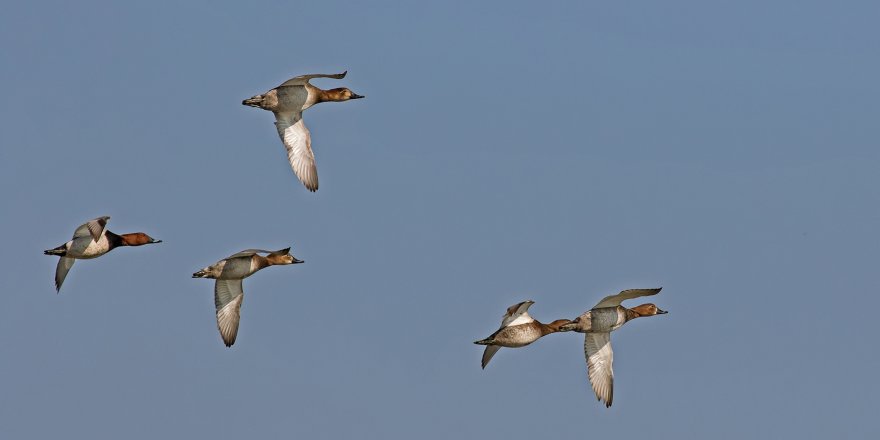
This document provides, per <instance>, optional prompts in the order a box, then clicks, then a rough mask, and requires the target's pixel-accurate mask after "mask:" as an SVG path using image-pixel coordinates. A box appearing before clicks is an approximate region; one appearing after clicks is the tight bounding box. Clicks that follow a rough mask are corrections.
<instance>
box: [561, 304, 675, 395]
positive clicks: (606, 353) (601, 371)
mask: <svg viewBox="0 0 880 440" xmlns="http://www.w3.org/2000/svg"><path fill="white" fill-rule="evenodd" d="M661 289H662V288H656V289H629V290H623V291H621V292H620V293H618V294H616V295H609V296H606V297H605V298H602V300H601V301H599V303H598V304H596V305H595V306H593V308H592V309H590V310H587V311H586V312H584V313H583V314H582V315H580V316H578V317H577V318H575V319H573V320H571V322H569V323H568V324H564V325H562V326H560V328H559V331H560V332H568V331H575V332H578V333H584V356H585V357H586V359H587V373H588V376H589V377H590V383H591V384H592V386H593V392H595V393H596V399H597V400H599V401H604V402H605V407H606V408H610V407H611V404H612V402H613V401H614V370H613V369H612V365H611V364H612V362H613V361H614V352H613V351H612V350H611V332H613V331H614V330H617V329H619V328H620V327H621V326H623V325H624V324H626V323H627V322H629V321H631V320H633V319H636V318H641V317H646V316H655V315H663V314H666V313H668V312H667V311H666V310H661V309H660V308H659V307H657V306H656V305H654V304H652V303H647V304H642V305H638V306H635V307H633V308H631V309H628V308H626V307H623V306H621V305H620V303H622V302H623V301H626V300H628V299H633V298H639V297H643V296H652V295H656V294H658V293H660V290H661Z"/></svg>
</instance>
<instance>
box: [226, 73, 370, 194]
mask: <svg viewBox="0 0 880 440" xmlns="http://www.w3.org/2000/svg"><path fill="white" fill-rule="evenodd" d="M347 73H348V71H347V70H346V71H345V72H342V73H338V74H312V75H301V76H297V77H294V78H291V79H289V80H287V81H285V82H284V83H282V84H281V85H280V86H278V87H275V88H274V89H272V90H269V91H268V92H266V93H263V94H262V95H256V96H252V97H250V98H248V99H245V100H244V101H242V102H241V103H242V104H244V105H247V106H251V107H257V108H261V109H263V110H268V111H270V112H272V113H274V114H275V128H276V129H277V130H278V136H280V137H281V142H282V143H284V148H286V149H287V160H288V161H289V162H290V167H291V168H293V172H294V173H295V174H296V177H297V178H299V180H300V182H302V183H303V185H305V187H306V188H307V189H308V190H309V191H312V192H315V191H317V190H318V167H317V166H316V165H315V153H314V152H313V151H312V136H311V134H310V133H309V129H308V128H306V125H305V123H304V122H303V120H302V113H303V112H304V111H305V110H306V109H308V108H309V107H311V106H313V105H315V104H318V103H321V102H342V101H349V100H352V99H360V98H363V97H364V96H363V95H358V94H357V93H354V92H352V91H351V90H349V89H348V88H345V87H341V88H337V89H330V90H322V89H319V88H317V87H315V86H313V85H311V84H310V83H309V80H311V79H312V78H333V79H342V78H345V75H346V74H347Z"/></svg>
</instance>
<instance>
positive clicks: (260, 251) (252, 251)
mask: <svg viewBox="0 0 880 440" xmlns="http://www.w3.org/2000/svg"><path fill="white" fill-rule="evenodd" d="M289 253H290V248H289V247H288V248H284V249H280V250H277V251H267V250H265V249H245V250H243V251H241V252H236V253H234V254H232V255H230V256H228V257H226V259H227V260H228V259H230V258H238V257H250V256H251V255H254V254H269V255H287V254H289Z"/></svg>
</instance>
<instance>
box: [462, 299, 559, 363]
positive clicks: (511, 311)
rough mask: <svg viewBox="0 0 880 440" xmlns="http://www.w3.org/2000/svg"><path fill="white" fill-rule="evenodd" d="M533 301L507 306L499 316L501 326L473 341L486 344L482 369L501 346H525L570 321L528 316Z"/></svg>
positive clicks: (554, 331)
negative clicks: (540, 320)
mask: <svg viewBox="0 0 880 440" xmlns="http://www.w3.org/2000/svg"><path fill="white" fill-rule="evenodd" d="M534 303H535V302H534V301H532V300H527V301H523V302H520V303H516V304H514V305H512V306H510V307H508V308H507V313H505V314H504V316H503V317H502V318H501V327H499V328H498V330H497V331H496V332H495V333H492V335H490V336H489V337H488V338H486V339H481V340H479V341H474V344H477V345H485V346H486V349H485V350H484V351H483V359H482V366H483V369H486V365H488V364H489V361H490V360H492V356H495V353H497V352H498V350H500V349H501V347H513V348H516V347H525V346H526V345H529V344H531V343H532V342H535V341H537V340H538V339H540V338H541V337H542V336H545V335H549V334H550V333H556V332H558V331H559V327H560V326H562V325H563V324H568V323H569V322H571V321H569V320H568V319H557V320H556V321H553V322H551V323H550V324H544V323H541V322H539V321H537V320H535V319H534V318H532V317H531V316H529V311H528V310H529V307H531V306H532V304H534Z"/></svg>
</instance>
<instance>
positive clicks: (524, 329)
mask: <svg viewBox="0 0 880 440" xmlns="http://www.w3.org/2000/svg"><path fill="white" fill-rule="evenodd" d="M543 325H545V324H541V323H539V322H538V321H534V320H533V321H532V322H530V323H528V324H520V325H512V326H509V327H504V328H502V329H500V330H498V331H497V332H495V333H493V334H492V335H491V336H489V337H488V338H486V340H489V341H491V345H499V346H502V347H510V348H519V347H525V346H526V345H529V344H531V343H532V342H535V341H537V340H538V339H540V338H541V336H544V335H546V334H549V333H551V332H550V331H549V330H545V329H544V328H543V327H542V326H543ZM481 345H482V344H481ZM485 345H489V344H488V343H487V344H485Z"/></svg>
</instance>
